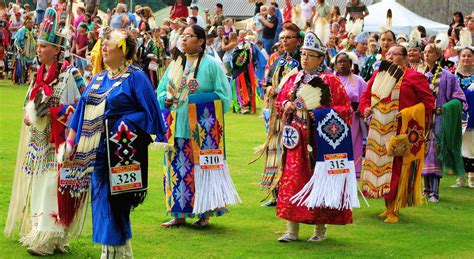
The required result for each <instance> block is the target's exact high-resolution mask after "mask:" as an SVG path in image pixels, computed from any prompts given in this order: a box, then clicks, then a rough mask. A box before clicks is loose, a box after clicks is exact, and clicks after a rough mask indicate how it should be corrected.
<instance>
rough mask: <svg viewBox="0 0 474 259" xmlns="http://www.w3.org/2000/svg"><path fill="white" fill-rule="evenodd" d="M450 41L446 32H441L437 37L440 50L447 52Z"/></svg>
mask: <svg viewBox="0 0 474 259" xmlns="http://www.w3.org/2000/svg"><path fill="white" fill-rule="evenodd" d="M448 43H449V39H448V34H447V33H446V32H440V33H438V34H437V35H436V38H435V45H436V47H437V48H438V49H440V50H442V51H443V50H445V49H446V48H447V47H448Z"/></svg>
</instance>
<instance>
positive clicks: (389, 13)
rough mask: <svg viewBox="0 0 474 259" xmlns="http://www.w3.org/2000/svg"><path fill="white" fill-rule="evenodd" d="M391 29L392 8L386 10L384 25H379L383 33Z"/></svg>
mask: <svg viewBox="0 0 474 259" xmlns="http://www.w3.org/2000/svg"><path fill="white" fill-rule="evenodd" d="M391 30H392V9H388V10H387V19H386V20H385V25H381V26H380V27H379V31H380V33H384V32H387V31H391Z"/></svg>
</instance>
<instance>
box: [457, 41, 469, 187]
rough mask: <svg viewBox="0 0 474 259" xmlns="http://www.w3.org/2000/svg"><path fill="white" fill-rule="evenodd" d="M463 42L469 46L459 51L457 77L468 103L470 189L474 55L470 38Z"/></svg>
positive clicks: (465, 153)
mask: <svg viewBox="0 0 474 259" xmlns="http://www.w3.org/2000/svg"><path fill="white" fill-rule="evenodd" d="M463 34H464V32H461V41H463V39H464V38H465V39H467V42H466V43H468V44H462V45H461V46H460V47H461V48H462V49H461V50H460V51H459V65H458V68H457V69H456V72H455V74H454V75H455V76H456V79H457V80H458V82H459V85H460V86H461V88H462V90H463V91H464V94H465V96H466V100H467V103H468V110H467V111H466V112H465V113H464V114H463V136H462V147H461V148H462V149H461V151H462V157H463V160H464V169H465V171H466V173H467V177H468V181H467V184H468V187H470V188H474V144H473V143H474V63H473V62H474V58H473V57H474V55H473V54H474V53H473V48H472V46H471V44H469V38H470V37H469V38H468V37H464V36H463ZM464 180H465V178H464V177H458V179H457V181H456V184H454V185H453V186H452V187H461V186H464V184H465V181H464Z"/></svg>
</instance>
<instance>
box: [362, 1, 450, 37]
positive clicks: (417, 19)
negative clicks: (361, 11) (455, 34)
mask: <svg viewBox="0 0 474 259" xmlns="http://www.w3.org/2000/svg"><path fill="white" fill-rule="evenodd" d="M367 8H368V9H369V15H368V16H367V17H365V19H364V31H368V32H374V31H378V30H379V26H380V25H385V20H386V15H387V10H388V9H391V10H392V14H393V19H392V30H393V31H394V32H395V33H400V32H404V33H405V34H407V35H408V34H410V31H411V29H412V28H414V27H416V26H418V25H422V26H424V27H425V28H426V33H427V34H428V35H433V34H436V33H438V32H445V31H447V30H448V27H449V26H448V25H445V24H442V23H438V22H435V21H432V20H429V19H426V18H424V17H421V16H419V15H417V14H415V13H414V12H412V11H410V10H408V9H407V8H405V7H404V6H403V5H401V4H399V3H397V2H396V1H395V0H382V1H381V2H379V3H376V4H373V5H370V6H368V7H367Z"/></svg>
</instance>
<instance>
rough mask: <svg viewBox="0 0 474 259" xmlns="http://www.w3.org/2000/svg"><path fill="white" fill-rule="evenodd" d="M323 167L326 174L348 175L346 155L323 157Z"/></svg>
mask: <svg viewBox="0 0 474 259" xmlns="http://www.w3.org/2000/svg"><path fill="white" fill-rule="evenodd" d="M324 165H325V166H326V169H327V170H328V174H347V173H349V161H348V160H347V153H339V154H328V155H324Z"/></svg>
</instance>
